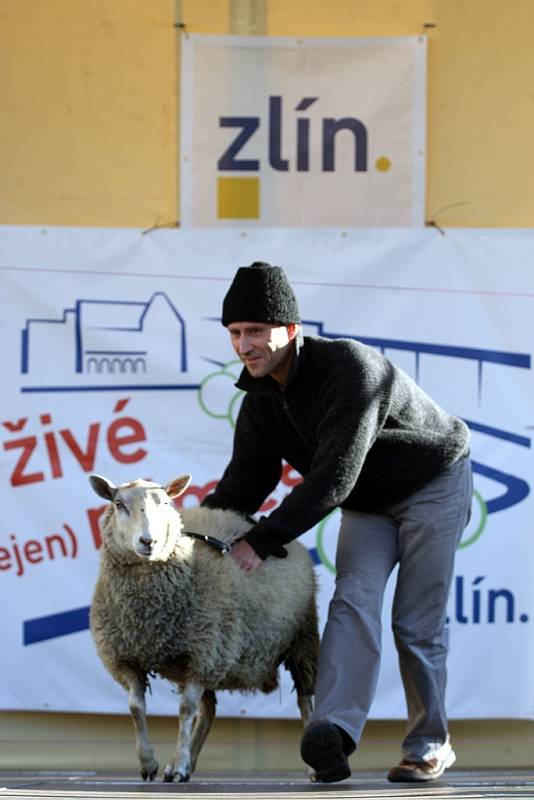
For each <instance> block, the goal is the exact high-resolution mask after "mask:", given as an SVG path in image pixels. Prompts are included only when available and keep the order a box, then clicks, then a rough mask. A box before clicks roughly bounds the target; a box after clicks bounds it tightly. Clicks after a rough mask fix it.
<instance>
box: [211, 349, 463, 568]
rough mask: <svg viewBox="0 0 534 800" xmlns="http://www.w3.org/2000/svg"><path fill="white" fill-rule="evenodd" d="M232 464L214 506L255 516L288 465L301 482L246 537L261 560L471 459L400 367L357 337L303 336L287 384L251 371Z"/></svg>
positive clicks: (453, 427)
mask: <svg viewBox="0 0 534 800" xmlns="http://www.w3.org/2000/svg"><path fill="white" fill-rule="evenodd" d="M236 386H237V387H238V388H240V389H244V390H245V392H246V395H245V397H244V400H243V403H242V406H241V410H240V412H239V416H238V419H237V424H236V430H235V437H234V448H233V453H232V459H231V461H230V463H229V464H228V466H227V468H226V470H225V472H224V475H223V477H222V478H221V480H220V482H219V484H218V486H217V488H216V489H215V492H214V493H213V494H211V495H209V496H208V497H207V498H206V499H205V500H204V503H203V504H204V505H207V506H210V507H212V508H231V509H234V510H237V511H240V512H244V513H247V514H254V513H255V512H256V511H257V510H258V509H259V508H260V506H261V505H262V503H263V502H264V500H265V499H266V498H267V497H268V495H269V494H270V493H271V492H272V491H273V489H274V488H275V487H276V485H277V483H278V481H279V480H280V476H281V471H282V461H283V460H284V461H287V462H288V463H289V464H290V465H291V466H292V467H293V468H294V469H295V470H297V472H299V473H300V474H301V475H302V476H303V479H304V480H303V481H302V483H300V484H298V485H297V486H295V487H294V488H293V490H292V491H291V493H290V494H289V495H288V496H287V497H286V498H285V499H284V500H283V501H282V503H281V504H280V505H279V506H278V508H276V509H275V510H274V511H273V512H272V513H271V514H270V515H269V516H268V517H261V519H260V520H259V522H258V524H257V525H256V526H255V527H254V528H253V529H252V530H251V531H249V533H247V534H246V536H245V538H246V539H247V540H248V541H249V542H250V544H251V545H252V547H253V548H254V550H255V551H256V552H257V553H258V555H260V556H261V557H262V558H266V557H267V556H268V555H270V554H272V555H279V556H281V555H283V554H284V550H283V547H282V545H283V544H284V543H286V542H288V541H291V540H292V539H294V538H295V537H297V536H299V535H300V534H301V533H304V531H307V530H309V529H310V528H312V527H313V526H314V525H316V524H317V523H318V522H320V520H321V519H323V518H324V517H325V516H326V515H327V514H329V513H330V512H331V511H332V510H333V509H335V508H337V507H341V508H344V509H350V510H354V511H380V510H383V509H386V508H387V507H388V506H389V505H391V504H392V503H395V502H398V501H400V500H403V499H404V498H406V497H408V496H409V495H410V494H412V493H413V492H415V491H416V490H417V489H420V488H422V487H423V486H424V485H425V484H426V483H427V482H428V481H430V480H431V479H432V478H434V477H436V476H437V475H439V473H440V472H442V471H443V470H444V469H446V468H447V467H448V466H450V465H451V464H453V463H454V462H455V461H457V460H458V459H460V458H462V457H463V456H465V455H467V453H468V451H469V430H468V428H467V426H466V425H465V423H464V422H462V420H460V419H458V418H457V417H454V416H451V415H450V414H447V413H446V412H445V411H443V409H441V408H440V407H439V406H438V405H437V404H436V403H435V402H434V401H433V400H432V399H431V398H430V397H429V396H428V395H427V394H426V393H425V392H424V391H423V390H422V389H421V388H419V386H417V384H416V383H415V382H414V381H413V380H412V379H411V378H410V377H408V375H406V373H404V372H403V371H402V370H401V369H399V368H398V367H396V366H395V365H394V364H392V363H391V362H390V361H389V360H388V359H387V358H385V357H384V356H382V355H381V354H380V353H378V352H377V351H376V350H374V349H373V348H371V347H368V346H366V345H363V344H361V343H360V342H357V341H355V340H352V339H334V340H332V339H326V338H322V337H316V336H310V337H304V340H303V344H302V345H301V346H300V347H297V351H296V354H295V357H294V359H293V363H292V366H291V369H290V373H289V377H288V380H287V383H286V386H285V387H284V388H283V389H282V388H281V387H280V386H279V384H277V383H276V381H275V380H274V379H273V378H271V377H270V376H267V377H265V378H252V377H251V376H250V374H249V373H248V371H247V370H246V369H244V370H243V372H242V373H241V376H240V379H239V381H238V383H237V384H236Z"/></svg>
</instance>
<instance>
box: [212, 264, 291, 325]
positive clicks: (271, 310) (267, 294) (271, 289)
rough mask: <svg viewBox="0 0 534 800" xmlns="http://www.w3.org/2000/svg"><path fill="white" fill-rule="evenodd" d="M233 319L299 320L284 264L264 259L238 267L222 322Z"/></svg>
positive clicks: (249, 320)
mask: <svg viewBox="0 0 534 800" xmlns="http://www.w3.org/2000/svg"><path fill="white" fill-rule="evenodd" d="M232 322H270V323H272V322H279V323H280V324H281V325H289V324H290V323H291V322H298V323H300V314H299V309H298V305H297V299H296V297H295V294H294V292H293V289H292V288H291V286H290V285H289V281H288V280H287V278H286V276H285V273H284V270H283V269H282V267H273V266H271V265H270V264H265V263H263V262H262V261H255V262H254V263H253V264H251V265H250V267H239V269H238V270H237V272H236V274H235V278H234V280H233V281H232V284H231V286H230V288H229V289H228V292H227V294H226V297H225V298H224V300H223V310H222V324H223V325H224V326H225V327H227V326H228V325H230V323H232Z"/></svg>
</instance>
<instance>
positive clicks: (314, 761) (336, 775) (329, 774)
mask: <svg viewBox="0 0 534 800" xmlns="http://www.w3.org/2000/svg"><path fill="white" fill-rule="evenodd" d="M349 742H351V744H349ZM351 745H352V746H351ZM354 749H355V745H354V742H352V739H350V737H349V736H348V734H346V733H345V731H343V733H342V731H341V728H338V726H337V725H334V723H333V722H326V721H321V720H318V721H317V722H312V723H310V725H308V727H307V728H306V730H305V731H304V736H303V737H302V742H301V743H300V754H301V756H302V760H303V761H305V762H306V764H309V766H310V767H312V768H313V769H314V770H315V778H316V780H317V781H319V782H321V783H334V782H335V781H342V780H344V779H345V778H348V777H349V775H350V767H349V761H348V758H347V756H348V755H349V754H350V753H351V752H352V751H353V750H354Z"/></svg>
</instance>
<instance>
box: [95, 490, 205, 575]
mask: <svg viewBox="0 0 534 800" xmlns="http://www.w3.org/2000/svg"><path fill="white" fill-rule="evenodd" d="M190 480H191V476H190V475H182V476H181V477H179V478H175V479H174V480H172V481H170V483H168V484H167V485H166V486H165V487H163V486H159V484H157V483H152V482H151V481H144V480H141V479H138V480H135V481H131V482H130V483H123V484H122V485H121V486H115V485H114V484H113V483H112V482H111V481H110V480H108V479H107V478H104V477H103V476H102V475H91V476H90V477H89V481H90V483H91V486H92V487H93V489H94V491H95V492H96V493H97V494H98V495H99V496H100V497H103V498H104V499H105V500H108V501H109V502H110V504H111V505H110V507H109V509H108V512H107V514H106V517H105V520H104V524H103V528H102V533H103V536H104V539H105V540H106V541H109V544H110V545H111V546H113V547H114V548H116V549H119V550H122V551H128V552H130V553H135V555H136V556H137V557H138V558H140V559H146V560H148V561H162V560H165V559H166V558H168V557H169V555H170V553H171V552H172V550H173V549H174V546H175V544H176V541H177V538H178V536H179V535H180V531H181V529H182V523H181V521H180V516H179V514H178V513H177V511H176V509H175V508H174V505H173V503H172V499H173V498H174V497H178V496H179V495H181V494H182V493H183V492H184V491H185V490H186V488H187V486H188V485H189V481H190Z"/></svg>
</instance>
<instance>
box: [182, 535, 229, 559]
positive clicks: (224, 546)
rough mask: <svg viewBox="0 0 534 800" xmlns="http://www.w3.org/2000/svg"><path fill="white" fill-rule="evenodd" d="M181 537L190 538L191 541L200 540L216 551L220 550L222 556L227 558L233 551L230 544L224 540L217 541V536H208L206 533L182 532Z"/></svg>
mask: <svg viewBox="0 0 534 800" xmlns="http://www.w3.org/2000/svg"><path fill="white" fill-rule="evenodd" d="M181 535H182V536H190V537H191V539H200V540H201V541H203V542H206V544H209V546H210V547H214V548H215V550H218V551H219V553H220V554H221V555H222V556H225V555H226V554H227V553H229V552H230V550H231V549H232V545H231V544H228V542H223V540H222V539H217V538H216V537H215V536H208V535H207V534H204V533H193V532H192V531H181Z"/></svg>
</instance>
